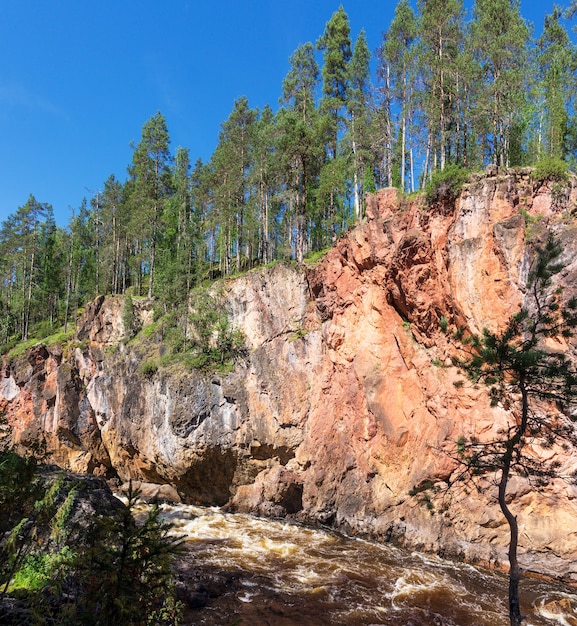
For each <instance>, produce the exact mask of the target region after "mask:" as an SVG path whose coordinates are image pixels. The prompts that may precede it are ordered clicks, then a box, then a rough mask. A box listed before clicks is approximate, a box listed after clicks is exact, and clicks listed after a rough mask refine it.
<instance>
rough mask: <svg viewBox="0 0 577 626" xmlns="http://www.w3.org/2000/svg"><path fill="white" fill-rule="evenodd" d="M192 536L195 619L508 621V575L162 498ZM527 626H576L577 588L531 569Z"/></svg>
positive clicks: (413, 625)
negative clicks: (542, 577) (174, 503)
mask: <svg viewBox="0 0 577 626" xmlns="http://www.w3.org/2000/svg"><path fill="white" fill-rule="evenodd" d="M162 514H163V516H164V517H165V518H166V519H167V520H169V521H171V522H172V523H173V524H174V525H175V532H176V533H177V534H178V535H180V536H182V537H184V538H185V540H186V546H187V552H186V555H185V557H184V558H183V559H182V561H181V563H180V572H181V573H180V577H181V580H182V581H183V583H184V584H186V585H188V587H189V589H190V590H191V591H192V592H193V595H195V597H200V598H201V599H203V602H201V603H203V604H204V603H206V605H205V606H204V607H202V608H198V609H192V610H190V611H187V612H186V622H185V623H187V624H195V625H204V624H206V625H217V624H218V625H219V626H222V625H232V624H243V625H251V626H260V625H271V626H292V625H294V626H309V625H310V626H313V625H314V626H322V625H325V624H326V625H329V624H330V625H346V626H354V625H361V624H362V625H370V624H390V625H394V626H401V625H405V626H430V625H437V626H441V625H442V626H473V625H475V626H500V625H503V626H506V625H507V624H508V623H509V620H508V609H507V606H506V600H507V578H506V577H505V576H503V575H502V574H499V573H496V572H493V571H488V570H484V569H482V568H477V567H473V566H471V565H466V564H462V563H454V562H451V561H446V560H443V559H441V558H438V557H435V556H430V555H423V554H419V553H415V552H409V551H406V550H402V549H399V548H396V547H394V546H391V545H389V544H383V543H378V542H374V541H367V540H363V539H358V538H352V537H346V536H344V535H342V534H340V533H337V532H334V531H332V530H325V529H318V528H311V527H307V526H303V525H297V524H293V523H288V522H285V521H274V520H265V519H259V518H255V517H251V516H248V515H233V514H226V513H223V512H222V511H220V510H219V509H215V508H201V507H195V506H186V505H183V506H169V505H164V506H163V507H162ZM521 603H522V609H523V612H524V614H525V615H527V621H526V624H527V626H541V625H546V624H559V625H564V626H574V625H575V626H577V610H575V609H576V608H577V590H574V589H571V588H565V587H563V586H561V585H556V584H552V583H547V582H543V581H539V580H535V579H529V578H525V579H523V580H522V582H521Z"/></svg>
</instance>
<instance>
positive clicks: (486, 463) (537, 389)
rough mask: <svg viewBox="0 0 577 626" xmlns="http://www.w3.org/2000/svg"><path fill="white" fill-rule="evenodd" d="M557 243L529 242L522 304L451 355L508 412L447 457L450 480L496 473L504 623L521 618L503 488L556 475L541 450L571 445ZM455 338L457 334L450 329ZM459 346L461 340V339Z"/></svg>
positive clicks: (575, 322)
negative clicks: (495, 427) (501, 325)
mask: <svg viewBox="0 0 577 626" xmlns="http://www.w3.org/2000/svg"><path fill="white" fill-rule="evenodd" d="M561 255H562V248H561V246H560V243H559V241H558V240H556V239H555V238H554V237H553V236H552V235H549V237H548V239H547V240H546V242H545V243H544V244H543V245H542V246H540V247H538V248H537V250H536V255H535V259H534V261H533V265H532V268H531V271H530V274H529V280H528V285H527V302H526V306H525V308H523V309H521V310H520V311H519V312H518V313H517V314H515V315H513V316H512V317H511V319H510V320H509V323H508V325H507V327H506V328H505V329H504V330H503V331H502V332H493V331H490V330H487V329H485V330H484V332H483V335H482V336H480V337H477V336H473V337H470V338H469V339H468V340H467V341H466V342H465V344H464V345H465V346H467V348H466V355H465V356H464V357H462V358H457V359H455V360H454V362H455V364H456V365H457V366H458V367H460V368H461V369H462V370H463V371H464V372H465V373H466V374H467V375H468V376H469V378H470V379H471V380H472V381H473V382H474V383H483V384H485V385H486V386H487V388H488V393H489V397H490V399H491V404H492V406H497V405H499V406H500V407H502V408H503V409H504V410H506V411H507V412H508V414H509V419H508V421H507V424H506V425H505V426H504V427H503V428H502V429H501V430H500V431H499V433H498V435H499V436H498V437H497V438H495V439H487V438H486V437H482V436H479V437H476V436H473V437H465V436H462V437H460V438H459V441H458V442H457V443H456V446H455V449H454V451H453V458H454V459H455V461H456V462H457V463H458V465H459V468H460V469H459V470H458V471H457V473H456V477H455V478H453V480H452V482H453V483H454V482H456V481H463V480H468V481H473V482H476V481H477V480H479V477H483V476H487V475H489V476H494V475H496V479H497V485H498V493H497V499H498V502H499V506H500V508H501V511H502V513H503V515H504V517H505V519H506V521H507V523H508V525H509V530H510V540H509V614H510V621H511V625H512V626H519V625H520V624H521V622H522V616H521V607H520V602H519V581H520V578H521V570H520V568H519V563H518V558H517V548H518V541H519V525H518V521H517V516H516V515H515V514H514V512H513V511H512V508H514V501H511V495H510V494H508V493H507V487H508V484H509V480H510V479H511V477H512V476H513V475H517V476H520V477H522V478H525V479H529V480H531V483H530V484H531V485H532V486H533V488H535V489H538V488H539V487H540V486H543V485H545V484H547V482H549V481H550V480H552V479H553V478H556V477H558V476H559V469H560V463H559V461H558V460H557V457H556V456H555V455H553V456H552V455H550V454H546V451H547V450H549V449H551V448H552V447H553V446H561V447H562V448H564V449H566V450H568V449H569V448H570V447H575V446H576V445H577V435H576V434H575V429H574V421H575V415H574V413H573V412H572V410H571V406H572V405H574V404H575V401H576V400H577V371H576V370H575V368H574V365H573V364H572V363H571V361H570V360H569V359H568V357H567V356H566V352H565V350H555V349H552V348H551V347H550V341H551V340H555V341H557V342H558V343H559V344H560V345H563V344H564V343H565V342H566V341H567V340H569V339H570V338H571V337H572V336H573V335H574V333H575V329H576V328H577V298H571V299H569V300H565V299H563V294H562V290H560V289H555V288H554V284H553V279H554V277H555V276H556V275H557V274H559V272H560V271H561V270H562V268H563V264H562V263H561V262H560V259H561ZM457 336H458V337H459V338H461V341H463V339H462V334H461V333H459V334H458V335H457ZM461 345H463V344H461Z"/></svg>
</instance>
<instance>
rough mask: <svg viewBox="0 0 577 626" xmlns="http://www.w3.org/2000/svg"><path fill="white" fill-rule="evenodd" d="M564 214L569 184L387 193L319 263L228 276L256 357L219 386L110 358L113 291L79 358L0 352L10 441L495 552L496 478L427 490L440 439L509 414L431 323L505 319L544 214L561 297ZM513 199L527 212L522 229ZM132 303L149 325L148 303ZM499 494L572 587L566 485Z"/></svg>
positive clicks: (518, 175)
mask: <svg viewBox="0 0 577 626" xmlns="http://www.w3.org/2000/svg"><path fill="white" fill-rule="evenodd" d="M574 206H575V193H574V190H573V189H572V190H571V195H570V199H569V203H568V204H565V205H564V206H555V203H554V202H553V201H552V198H551V193H550V190H549V189H548V188H547V187H543V188H541V189H538V190H536V191H534V190H533V188H532V184H531V181H530V177H529V174H528V172H523V171H518V172H514V173H509V174H506V175H499V176H494V177H484V176H483V177H477V179H475V180H473V181H472V182H471V184H469V185H468V186H467V187H466V188H465V189H464V191H463V193H462V195H461V197H460V198H459V199H458V200H457V202H456V204H455V205H454V206H442V207H441V206H438V207H424V206H423V205H422V204H420V203H418V202H413V201H408V200H406V199H404V198H401V197H400V196H399V194H398V193H397V191H396V190H394V189H384V190H381V191H379V192H378V193H377V194H376V195H375V196H371V197H369V198H368V199H367V206H366V219H365V221H364V222H363V223H362V224H360V225H359V226H358V227H357V228H355V229H353V230H352V231H351V232H350V233H348V234H347V235H346V236H344V237H342V238H341V239H340V240H339V241H338V242H337V243H336V245H335V246H334V248H333V249H332V250H331V251H330V252H329V253H328V254H327V255H326V256H325V257H323V259H322V260H321V262H320V263H319V264H318V265H317V266H315V267H314V268H307V269H306V270H304V271H303V270H301V269H296V268H294V267H291V266H288V265H282V264H280V265H277V266H275V267H273V268H271V269H263V270H260V271H257V272H250V273H249V274H247V275H245V276H243V277H240V278H238V279H235V280H234V281H231V282H229V283H227V285H226V290H227V308H228V310H229V317H230V321H231V323H232V324H233V325H235V326H237V327H239V328H240V329H241V330H242V331H243V333H244V335H245V337H246V342H247V348H248V352H249V354H248V356H247V358H246V359H245V360H244V361H243V362H242V363H239V364H238V367H237V368H236V370H235V371H234V372H233V373H232V374H230V375H229V376H227V377H224V378H219V377H216V376H204V375H202V374H199V373H186V372H179V373H175V372H172V373H168V372H162V371H159V372H158V373H156V374H155V375H154V376H153V377H149V378H145V377H143V376H142V375H141V374H140V369H139V366H140V362H139V359H138V356H137V355H136V354H135V353H134V352H133V351H132V350H131V349H130V348H129V347H125V346H124V345H122V344H120V348H119V349H118V350H117V351H116V352H115V353H114V354H108V355H107V354H105V352H104V351H103V350H102V346H103V345H113V344H114V342H115V341H118V340H119V339H121V338H122V337H123V332H124V331H123V327H122V322H121V314H122V301H121V299H119V298H109V299H102V300H98V301H96V302H95V303H94V305H93V306H92V307H89V308H87V315H86V317H85V319H84V320H82V322H81V327H80V328H81V332H80V334H81V335H82V337H81V338H83V339H85V340H88V347H87V348H86V349H85V350H84V351H80V350H77V351H76V353H75V354H74V355H60V356H59V357H56V356H55V355H54V354H50V352H48V351H46V349H44V352H43V349H42V348H41V347H39V348H37V349H35V350H36V351H32V352H31V353H30V354H28V355H27V358H26V359H20V360H17V361H15V362H13V363H10V364H5V366H4V370H3V373H2V376H3V377H2V378H1V379H0V411H2V412H4V414H5V415H6V419H7V422H8V425H9V428H8V429H6V428H5V429H4V436H5V437H9V438H11V439H12V441H15V442H18V443H20V444H22V445H30V444H31V443H32V442H34V441H38V440H39V439H42V438H45V439H46V441H47V455H48V458H49V459H51V460H56V461H57V462H59V463H61V464H62V465H64V466H67V467H71V468H72V469H76V470H81V471H98V472H100V473H108V474H113V473H116V474H117V475H118V476H119V477H120V478H121V479H122V480H127V479H128V478H131V477H132V478H135V479H139V480H143V481H148V482H170V483H172V484H173V485H175V486H176V488H177V489H178V490H179V492H180V494H181V495H182V496H183V497H184V498H185V499H189V500H193V501H197V502H202V503H206V504H221V505H222V504H226V505H227V506H228V507H230V508H232V509H235V510H242V511H251V512H255V513H259V514H270V515H275V516H277V515H284V514H286V515H295V516H297V517H301V518H303V519H314V520H321V521H323V522H328V523H334V524H336V525H338V526H341V527H344V528H346V529H348V530H349V531H352V532H362V533H367V534H372V535H374V536H378V537H382V538H385V539H393V540H395V541H398V542H400V543H404V544H406V545H408V546H411V547H419V548H421V549H427V550H433V551H442V552H443V553H444V554H453V555H459V556H464V557H466V558H468V559H470V560H478V561H482V562H485V563H500V562H503V561H504V560H506V545H507V529H506V524H505V523H504V520H503V519H502V517H501V514H500V512H499V510H498V507H497V506H496V504H495V500H496V491H495V487H494V485H493V482H492V478H491V477H489V478H487V481H486V485H484V488H483V490H482V493H476V492H475V493H471V492H468V491H466V490H465V489H462V490H460V491H454V492H451V493H450V494H449V495H448V496H443V494H440V493H435V492H425V491H422V487H423V486H424V485H427V484H429V483H431V484H438V485H442V482H443V481H445V480H446V479H447V478H449V476H450V475H451V473H452V472H453V471H454V469H455V468H454V465H453V463H452V462H451V461H450V459H449V457H448V455H447V454H446V453H445V450H446V448H447V446H449V445H454V442H455V441H456V440H457V439H458V437H459V436H461V435H470V434H475V435H477V436H483V435H485V434H488V433H491V432H493V433H495V432H497V430H498V429H499V428H500V427H501V426H502V425H503V424H504V423H505V420H506V418H507V417H508V414H507V412H506V411H505V410H504V409H503V408H499V407H497V408H491V407H490V405H489V402H488V400H487V397H486V393H485V392H484V390H483V389H475V388H469V387H465V388H464V389H456V388H455V386H454V382H455V381H456V380H458V379H460V378H461V376H460V374H459V373H458V372H457V371H456V370H455V369H454V368H453V367H451V365H450V363H451V361H450V357H451V354H452V353H453V350H454V348H453V347H452V346H451V345H450V344H449V342H448V340H447V336H446V335H445V334H444V333H443V332H442V331H441V328H440V324H441V319H442V318H444V319H446V320H447V321H448V323H449V324H451V325H454V326H466V327H467V328H468V329H469V331H471V332H480V331H481V330H482V329H483V328H484V327H488V328H491V329H493V330H495V329H499V328H503V327H504V325H505V324H506V322H507V320H508V318H509V317H510V315H511V314H513V313H515V312H516V311H518V310H519V308H520V307H521V306H522V304H523V301H524V298H525V287H524V285H525V283H526V279H527V275H528V271H529V266H530V262H531V258H532V253H531V241H530V238H531V237H533V236H535V235H536V234H538V230H539V229H540V228H542V227H543V226H545V225H547V226H548V227H550V228H553V229H554V230H555V232H556V233H557V234H558V235H559V236H560V237H561V239H562V241H563V243H564V246H565V253H564V256H565V258H566V261H567V267H566V269H565V270H564V272H563V281H564V284H565V287H566V292H567V293H568V295H572V293H573V292H575V290H576V285H577V280H576V276H577V274H576V272H577V269H576V264H575V262H574V259H577V254H575V253H576V252H577V249H576V248H577V241H576V240H577V238H575V237H574V225H573V221H572V220H570V219H568V218H567V215H568V213H569V212H570V211H571V210H572V207H574ZM521 209H523V211H524V212H525V215H531V216H533V217H534V218H535V219H536V220H537V221H535V220H531V221H535V223H534V224H529V225H527V224H526V219H525V217H524V215H523V214H522V213H521V212H520V211H521ZM530 227H531V228H530ZM531 229H533V230H531ZM138 314H139V315H140V316H141V318H142V321H143V323H144V324H145V323H146V319H147V318H146V316H147V315H150V312H149V311H148V310H147V308H146V303H138ZM50 350H53V348H51V349H50ZM551 454H558V455H559V458H561V459H562V462H563V464H564V467H565V468H566V469H567V473H569V471H571V470H572V469H574V465H575V462H574V461H572V459H571V457H567V456H566V455H565V456H562V455H561V453H560V451H557V450H552V451H551ZM415 492H417V493H416V495H410V494H411V493H413V494H414V493H415ZM511 495H512V497H513V498H514V500H515V507H516V508H515V512H516V513H518V516H519V520H520V522H521V524H522V534H523V538H524V539H523V540H522V545H521V548H522V550H523V551H524V555H523V559H524V566H526V567H528V568H530V569H534V570H536V571H541V572H543V573H552V572H555V573H556V574H557V575H559V576H562V577H565V578H567V579H577V566H576V565H575V564H574V563H575V561H576V557H577V524H576V523H575V521H576V519H577V507H576V505H575V502H576V500H575V495H577V494H576V492H575V490H574V488H573V487H570V486H568V485H566V484H564V483H558V484H554V485H553V487H552V488H551V489H550V491H549V492H548V494H544V495H543V494H535V493H534V492H533V491H532V490H531V489H530V488H528V486H527V484H526V482H525V481H523V480H521V479H516V480H515V481H513V482H512V484H511Z"/></svg>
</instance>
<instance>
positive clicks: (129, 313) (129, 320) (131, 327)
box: [122, 294, 136, 339]
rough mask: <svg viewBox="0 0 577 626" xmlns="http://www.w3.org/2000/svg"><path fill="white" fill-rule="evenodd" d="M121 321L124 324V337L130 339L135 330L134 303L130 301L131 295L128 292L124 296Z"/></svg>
mask: <svg viewBox="0 0 577 626" xmlns="http://www.w3.org/2000/svg"><path fill="white" fill-rule="evenodd" d="M122 323H123V324H124V337H125V339H131V338H132V337H133V336H134V333H135V331H136V318H135V316H134V303H133V302H132V296H131V295H130V294H128V295H127V296H126V297H125V298H124V306H123V307H122Z"/></svg>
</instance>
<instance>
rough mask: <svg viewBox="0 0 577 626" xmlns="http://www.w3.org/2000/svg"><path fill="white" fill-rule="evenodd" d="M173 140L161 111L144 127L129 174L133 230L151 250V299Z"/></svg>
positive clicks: (149, 279)
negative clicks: (170, 147)
mask: <svg viewBox="0 0 577 626" xmlns="http://www.w3.org/2000/svg"><path fill="white" fill-rule="evenodd" d="M169 144H170V138H169V136H168V129H167V126H166V120H165V119H164V116H163V115H162V113H160V111H159V112H158V113H156V114H155V115H153V116H152V117H151V118H150V119H149V120H147V121H146V122H145V124H144V126H143V127H142V138H141V140H140V142H139V143H138V145H137V146H136V147H135V149H134V153H133V155H132V166H131V167H130V168H129V173H130V175H131V177H132V179H133V181H134V185H133V187H132V194H133V195H132V202H133V223H132V230H133V232H134V233H135V234H137V237H138V238H139V239H140V241H139V244H140V247H141V248H143V249H144V248H145V247H146V248H147V249H148V268H147V271H148V297H149V298H150V297H152V295H153V293H154V274H155V270H156V252H157V243H158V234H159V229H160V228H161V218H162V213H163V210H164V206H165V203H166V200H167V198H168V197H169V196H170V193H171V186H170V185H171V175H170V163H171V155H170V151H169V148H168V146H169Z"/></svg>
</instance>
